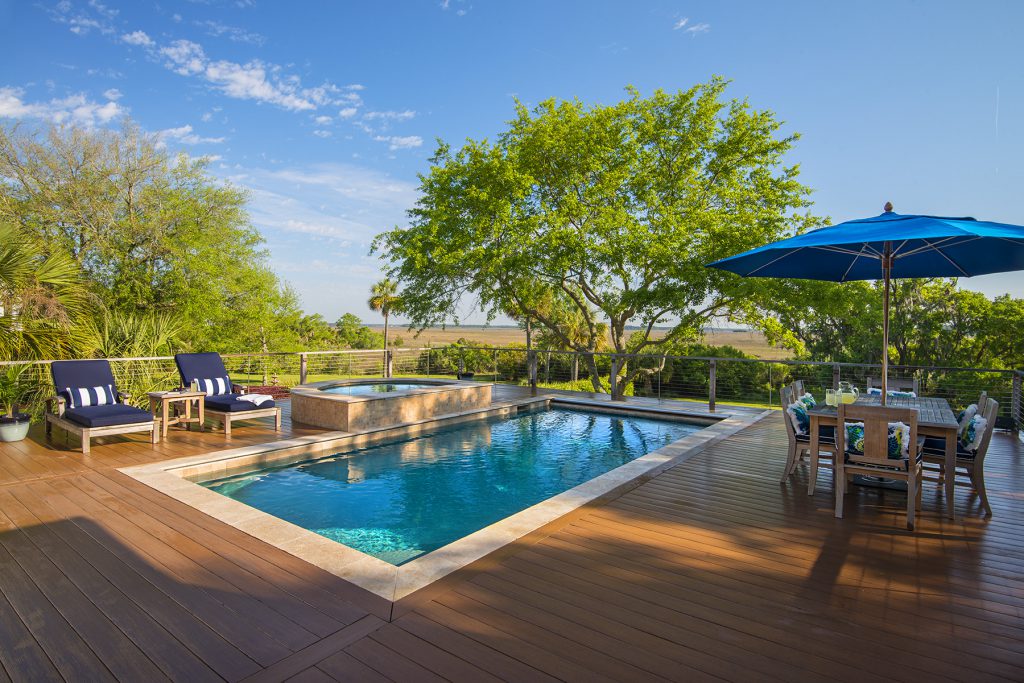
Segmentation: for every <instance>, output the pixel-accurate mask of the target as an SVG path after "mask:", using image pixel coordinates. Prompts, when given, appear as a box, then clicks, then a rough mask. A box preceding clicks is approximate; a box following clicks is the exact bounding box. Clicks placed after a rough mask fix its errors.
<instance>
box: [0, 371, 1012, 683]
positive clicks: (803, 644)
mask: <svg viewBox="0 0 1024 683" xmlns="http://www.w3.org/2000/svg"><path fill="white" fill-rule="evenodd" d="M499 393H500V395H501V396H502V397H508V396H510V395H512V394H514V393H515V390H514V389H506V388H502V389H501V390H500V392H499ZM647 403H650V404H652V405H653V404H655V402H650V401H648V402H646V403H645V404H647ZM657 405H659V407H664V405H665V404H657ZM285 406H286V410H285V413H286V419H285V420H284V425H283V428H282V431H281V432H280V433H275V432H273V430H272V429H268V427H267V422H268V421H266V420H260V421H253V422H252V423H248V424H243V425H238V426H237V427H235V428H234V429H233V434H232V437H231V439H229V440H228V439H225V437H224V435H223V433H219V432H210V431H207V432H203V433H200V432H198V431H196V432H187V431H184V430H181V429H172V430H171V434H170V436H169V438H168V439H167V440H165V441H162V442H161V443H160V444H156V445H153V444H150V443H148V441H147V440H146V437H145V435H126V436H123V437H109V438H105V439H99V440H97V441H96V442H94V445H93V452H92V454H91V455H90V456H88V457H85V456H82V454H81V453H78V452H75V451H73V450H69V449H68V448H67V447H66V446H65V443H64V437H63V436H62V435H60V433H59V431H57V433H56V438H54V439H53V440H52V441H50V442H46V441H45V440H44V439H43V438H42V435H41V432H40V430H39V428H38V427H36V428H35V429H34V430H33V433H32V437H31V438H30V439H29V440H27V441H24V442H20V443H17V444H0V642H3V644H4V647H2V648H0V683H2V682H3V681H5V680H60V679H71V678H81V677H89V678H93V679H97V680H99V679H104V678H106V679H112V678H119V679H122V680H139V679H146V680H159V679H161V678H164V677H166V678H170V679H173V680H188V681H200V680H216V679H225V680H242V679H246V678H253V680H267V681H270V680H296V681H305V682H307V683H317V682H320V681H328V680H338V681H345V680H358V681H373V680H378V681H387V680H456V681H458V680H474V681H476V680H488V681H489V680H513V681H551V680H579V681H588V682H589V681H601V680H606V681H607V680H640V679H643V680H687V681H692V680H708V681H712V680H714V681H720V680H734V681H775V680H786V681H790V680H792V681H816V680H842V681H858V682H860V681H872V680H883V679H884V680H905V681H916V680H923V679H929V680H934V681H1009V680H1021V678H1022V675H1021V673H1020V672H1021V671H1022V670H1024V573H1022V570H1021V569H1020V567H1021V564H1022V562H1024V525H1021V524H1020V521H1021V518H1022V515H1024V447H1022V445H1021V444H1020V443H1019V442H1018V441H1016V440H1015V439H1014V438H1012V437H1010V436H1009V435H1005V434H998V435H996V437H995V438H994V439H993V442H992V447H991V450H990V452H989V457H988V461H987V462H986V466H987V467H986V469H987V471H986V479H987V481H988V485H989V495H990V498H991V502H992V506H993V509H994V512H995V516H994V517H993V518H992V519H990V520H986V519H984V518H983V517H981V515H980V505H979V502H978V501H977V499H976V497H974V496H972V495H971V494H970V492H969V491H968V490H966V489H958V490H957V496H956V500H955V505H956V510H957V514H958V519H957V520H956V521H955V522H953V521H951V520H949V519H947V518H946V516H945V514H944V511H945V506H946V501H944V500H943V495H942V491H941V490H940V489H939V487H938V485H937V484H935V483H926V484H925V494H924V501H923V511H922V513H921V515H920V518H919V524H918V529H917V531H916V532H913V533H911V532H907V531H906V529H905V528H904V527H903V523H902V520H903V509H904V508H903V506H904V501H905V498H904V495H905V494H902V493H899V492H894V491H881V490H877V489H859V488H858V489H857V490H855V492H854V493H853V494H852V495H851V496H849V497H848V499H847V511H846V518H845V519H843V520H837V519H835V518H834V516H833V514H832V498H831V493H830V482H831V473H830V471H829V470H827V469H823V470H822V471H821V472H819V480H818V482H817V490H816V492H815V494H814V495H813V496H808V495H807V494H806V491H807V479H806V477H807V468H806V465H800V466H799V467H798V468H797V471H796V473H795V474H794V475H793V477H791V480H790V481H788V482H785V483H783V484H781V485H780V484H779V481H778V476H779V473H780V472H781V468H782V466H783V463H784V461H785V449H786V444H785V435H784V432H783V430H782V428H781V420H780V419H778V418H776V417H769V418H768V419H766V420H763V421H762V422H760V423H757V424H756V425H754V426H752V427H750V428H747V429H746V430H744V431H742V432H740V433H738V434H736V435H734V436H732V437H729V438H728V439H725V440H724V441H721V442H718V443H715V444H713V445H711V446H710V447H708V449H706V451H705V452H703V453H700V454H698V455H696V456H694V457H693V458H691V459H690V460H688V461H686V462H684V463H682V464H680V465H677V466H675V467H673V468H671V469H669V470H667V471H665V472H663V473H662V474H660V475H658V476H656V477H654V478H653V479H651V480H650V481H648V482H646V483H644V484H642V485H640V486H637V487H636V488H633V489H632V490H629V491H628V492H626V493H624V494H622V495H621V496H619V497H618V498H615V499H613V500H610V501H606V502H604V503H602V504H600V505H594V506H591V507H588V508H585V509H583V510H580V511H577V512H576V513H573V514H571V515H568V516H567V517H566V518H564V519H563V520H562V521H560V522H559V523H557V524H555V525H553V526H552V527H551V528H550V529H549V530H548V532H549V533H548V534H547V535H546V536H541V537H538V538H533V539H531V540H530V542H529V543H520V544H518V545H516V546H514V547H512V548H511V549H507V550H506V551H504V552H502V553H501V554H500V555H497V556H496V557H495V559H493V560H490V559H489V560H487V561H486V562H484V563H481V564H480V566H479V567H476V568H474V569H473V570H472V571H467V572H461V573H458V574H456V575H455V576H454V577H451V578H449V579H447V580H446V581H445V582H444V583H443V584H441V586H440V587H439V588H435V589H432V590H431V592H429V593H427V594H425V595H424V596H423V597H418V596H413V598H412V599H410V600H409V601H407V602H406V603H405V604H406V605H407V606H406V607H404V608H403V609H401V610H398V611H397V612H396V614H398V615H399V616H397V618H395V620H394V621H392V622H391V623H388V622H387V619H388V618H389V616H390V614H391V611H390V606H389V605H387V604H383V603H384V601H382V600H380V599H379V598H374V597H373V596H370V595H369V594H367V593H366V592H365V591H362V590H361V589H358V588H356V587H354V586H352V585H351V584H349V583H347V582H345V581H343V580H341V579H339V578H337V577H335V576H333V575H331V574H328V573H327V572H324V571H323V570H320V569H318V568H316V567H313V566H312V565H309V564H307V563H305V562H303V561H302V560H300V559H298V558H296V557H293V556H291V555H289V554H287V553H284V552H282V551H280V550H277V549H275V548H272V547H270V546H267V545H266V544H264V543H262V542H261V541H259V540H257V539H255V538H253V537H251V536H248V535H247V534H245V533H243V532H241V531H239V530H238V529H235V528H233V527H230V526H227V525H225V524H223V523H221V522H219V521H218V520H215V519H212V518H210V517H207V516H206V515H204V514H202V513H200V512H198V511H197V510H195V509H193V508H190V507H188V506H187V505H184V504H183V503H180V502H178V501H176V500H174V499H171V498H169V497H167V496H165V495H164V494H162V493H159V492H158V491H154V490H153V489H150V488H148V487H146V486H144V485H142V484H141V483H139V482H137V481H135V480H133V479H131V478H129V477H127V476H125V475H123V474H121V473H119V472H117V471H116V468H117V467H123V466H126V465H133V464H140V463H146V462H154V461H160V460H165V459H171V458H176V457H182V456H186V455H192V454H199V453H204V452H208V451H212V450H220V449H223V448H228V447H237V446H242V445H249V444H256V443H264V442H267V441H273V440H279V439H285V438H291V437H293V436H299V435H308V434H315V433H317V431H319V430H315V429H312V428H306V427H303V426H300V425H292V424H291V420H290V419H289V417H288V410H287V404H285ZM685 407H686V408H691V407H692V406H685ZM69 443H70V445H71V446H75V445H76V444H77V442H76V441H75V440H74V439H71V441H70V442H69ZM858 647H861V648H862V649H863V650H865V651H868V652H870V653H871V654H870V655H867V656H866V655H865V654H863V652H862V651H858Z"/></svg>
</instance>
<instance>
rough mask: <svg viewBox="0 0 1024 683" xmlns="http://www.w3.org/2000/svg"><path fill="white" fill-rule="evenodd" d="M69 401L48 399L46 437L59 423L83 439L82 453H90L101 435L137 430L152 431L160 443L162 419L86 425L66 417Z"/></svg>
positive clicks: (58, 398)
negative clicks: (92, 442) (65, 412)
mask: <svg viewBox="0 0 1024 683" xmlns="http://www.w3.org/2000/svg"><path fill="white" fill-rule="evenodd" d="M66 407H67V401H66V400H65V399H64V397H63V396H52V397H50V398H48V399H46V438H50V436H51V435H52V433H53V426H54V425H57V426H58V427H60V428H61V429H63V430H64V431H65V432H68V433H70V434H76V435H78V437H79V438H80V439H81V440H82V454H83V455H89V452H90V447H91V444H90V441H91V440H92V439H95V438H98V437H101V436H114V435H116V434H133V433H136V432H152V434H153V436H152V442H153V443H160V419H159V418H153V419H152V420H151V421H149V422H132V423H128V424H123V425H107V426H105V427H86V426H85V425H80V424H78V423H77V422H72V421H71V420H69V419H67V418H65V417H64V411H65V409H66Z"/></svg>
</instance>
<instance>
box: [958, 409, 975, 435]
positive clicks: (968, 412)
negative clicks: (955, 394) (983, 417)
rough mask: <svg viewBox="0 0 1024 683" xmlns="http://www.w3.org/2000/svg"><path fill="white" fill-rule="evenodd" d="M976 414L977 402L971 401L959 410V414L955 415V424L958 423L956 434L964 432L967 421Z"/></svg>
mask: <svg viewBox="0 0 1024 683" xmlns="http://www.w3.org/2000/svg"><path fill="white" fill-rule="evenodd" d="M977 414H978V404H977V403H972V404H971V405H969V406H967V407H966V408H964V409H963V410H961V411H960V414H959V415H957V416H956V421H957V424H959V425H960V426H959V427H957V430H956V431H957V434H963V433H964V429H965V428H966V427H967V423H968V422H970V421H971V418H972V417H974V416H975V415H977Z"/></svg>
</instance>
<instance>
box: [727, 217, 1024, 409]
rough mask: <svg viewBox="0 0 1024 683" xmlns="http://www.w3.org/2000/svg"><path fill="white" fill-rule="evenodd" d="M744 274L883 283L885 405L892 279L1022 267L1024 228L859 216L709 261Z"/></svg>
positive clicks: (965, 221) (968, 221)
mask: <svg viewBox="0 0 1024 683" xmlns="http://www.w3.org/2000/svg"><path fill="white" fill-rule="evenodd" d="M708 267H710V268H720V269H722V270H728V271H731V272H733V273H737V274H739V275H743V276H745V277H790V278H801V279H807V280H829V281H832V282H846V281H847V280H879V279H881V280H884V281H885V288H884V291H885V294H884V299H883V307H882V309H883V317H884V323H883V329H882V403H883V404H884V403H885V396H886V390H887V389H888V373H889V359H888V355H889V354H888V349H889V289H890V280H891V279H892V278H914V277H971V276H974V275H985V274H987V273H1001V272H1006V271H1011V270H1024V227H1021V226H1017V225H1007V224H1005V223H990V222H988V221H979V220H975V219H973V218H966V217H965V218H946V217H942V216H918V215H902V214H898V213H895V212H893V210H892V204H889V203H886V205H885V213H883V214H881V215H879V216H875V217H873V218H860V219H856V220H852V221H846V222H845V223H839V224H837V225H831V226H829V227H826V228H821V229H819V230H813V231H811V232H808V233H805V234H803V235H797V236H796V237H790V238H789V239H785V240H780V241H778V242H773V243H771V244H766V245H764V246H763V247H758V248H757V249H751V250H750V251H747V252H744V253H742V254H737V255H735V256H730V257H728V258H724V259H721V260H718V261H715V262H714V263H709V264H708Z"/></svg>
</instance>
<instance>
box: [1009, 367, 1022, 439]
mask: <svg viewBox="0 0 1024 683" xmlns="http://www.w3.org/2000/svg"><path fill="white" fill-rule="evenodd" d="M1020 391H1021V378H1020V373H1018V372H1015V373H1013V393H1012V394H1011V395H1010V419H1011V420H1012V421H1013V431H1014V432H1016V433H1017V434H1019V433H1020V422H1019V419H1020Z"/></svg>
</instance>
